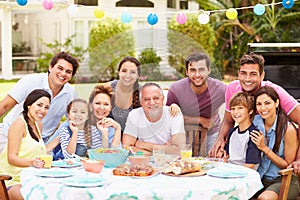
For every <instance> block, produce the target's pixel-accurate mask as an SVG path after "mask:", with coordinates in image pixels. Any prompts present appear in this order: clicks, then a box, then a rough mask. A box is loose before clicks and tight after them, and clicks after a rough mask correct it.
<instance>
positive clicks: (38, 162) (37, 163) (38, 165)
mask: <svg viewBox="0 0 300 200" xmlns="http://www.w3.org/2000/svg"><path fill="white" fill-rule="evenodd" d="M44 165H45V162H44V161H43V160H41V159H40V158H35V159H33V160H32V166H33V167H35V168H43V167H44Z"/></svg>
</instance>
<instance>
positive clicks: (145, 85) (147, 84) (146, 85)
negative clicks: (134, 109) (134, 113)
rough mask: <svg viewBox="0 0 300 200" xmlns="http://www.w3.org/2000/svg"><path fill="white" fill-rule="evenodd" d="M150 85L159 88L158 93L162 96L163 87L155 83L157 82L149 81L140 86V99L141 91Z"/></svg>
mask: <svg viewBox="0 0 300 200" xmlns="http://www.w3.org/2000/svg"><path fill="white" fill-rule="evenodd" d="M150 86H155V87H157V88H158V89H159V90H160V94H161V95H162V96H164V91H163V89H162V88H161V87H160V86H159V85H158V84H157V83H153V82H150V83H145V84H144V85H143V86H142V87H141V90H140V99H142V91H143V89H144V88H146V87H150Z"/></svg>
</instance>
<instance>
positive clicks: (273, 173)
mask: <svg viewBox="0 0 300 200" xmlns="http://www.w3.org/2000/svg"><path fill="white" fill-rule="evenodd" d="M277 117H278V116H276V119H275V121H274V123H273V125H272V127H271V128H270V129H269V131H268V132H267V133H266V129H265V125H264V121H263V118H262V117H261V116H260V115H256V116H255V117H254V120H253V124H255V125H256V127H257V128H258V129H259V130H260V131H261V132H262V133H263V134H264V136H265V137H266V138H267V139H268V147H269V148H270V149H271V150H272V149H273V147H274V144H275V140H276V124H277ZM275 153H276V152H275ZM276 154H277V155H278V156H280V157H281V158H283V159H284V136H282V139H281V142H280V146H279V151H278V152H277V153H276ZM279 170H280V168H279V167H278V166H276V165H275V164H274V163H273V162H272V161H271V160H270V159H269V158H268V156H266V155H265V154H263V156H262V162H261V164H260V165H259V167H258V169H257V171H258V173H259V175H260V178H264V179H267V180H273V179H275V178H277V177H279V176H280V175H279V174H278V171H279Z"/></svg>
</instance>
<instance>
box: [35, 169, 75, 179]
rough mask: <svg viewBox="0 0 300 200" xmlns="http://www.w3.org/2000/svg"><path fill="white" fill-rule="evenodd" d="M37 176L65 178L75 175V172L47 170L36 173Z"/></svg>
mask: <svg viewBox="0 0 300 200" xmlns="http://www.w3.org/2000/svg"><path fill="white" fill-rule="evenodd" d="M36 176H39V177H44V178H65V177H70V176H74V173H72V172H68V171H59V170H55V171H54V170H47V171H46V170H45V171H42V172H39V173H37V174H36Z"/></svg>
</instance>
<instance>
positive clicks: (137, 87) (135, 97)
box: [118, 56, 141, 108]
mask: <svg viewBox="0 0 300 200" xmlns="http://www.w3.org/2000/svg"><path fill="white" fill-rule="evenodd" d="M127 61H128V62H132V63H134V64H135V65H136V67H137V70H138V75H139V76H141V63H140V61H138V59H136V58H135V57H132V56H127V57H125V58H123V59H122V60H121V61H120V63H119V67H118V72H119V71H120V70H121V68H122V65H123V63H125V62H127ZM139 93H140V85H139V82H138V80H136V82H135V83H134V85H133V94H132V107H133V108H139V107H141V105H140V99H139Z"/></svg>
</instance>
